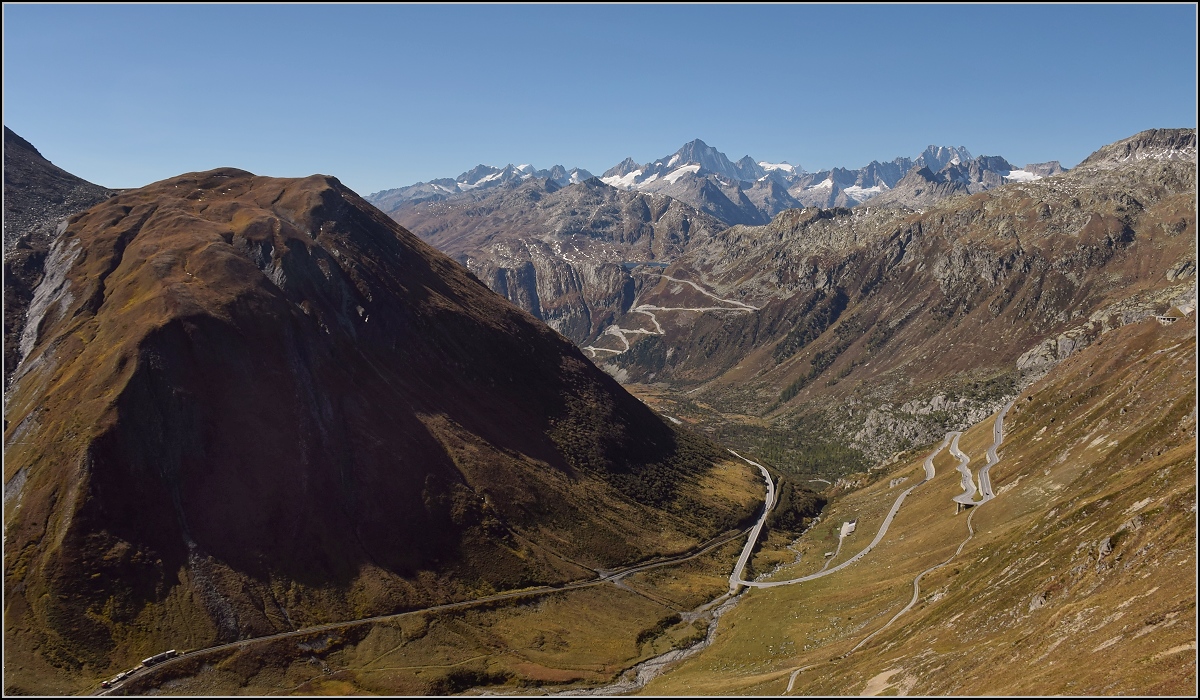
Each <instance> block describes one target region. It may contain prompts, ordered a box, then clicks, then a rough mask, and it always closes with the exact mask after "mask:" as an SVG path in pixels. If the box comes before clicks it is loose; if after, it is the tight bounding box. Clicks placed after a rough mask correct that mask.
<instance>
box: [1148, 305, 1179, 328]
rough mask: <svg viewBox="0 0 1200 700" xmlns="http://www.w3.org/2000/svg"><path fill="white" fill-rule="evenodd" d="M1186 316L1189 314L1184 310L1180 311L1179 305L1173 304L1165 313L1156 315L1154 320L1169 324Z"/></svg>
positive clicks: (1165, 324)
mask: <svg viewBox="0 0 1200 700" xmlns="http://www.w3.org/2000/svg"><path fill="white" fill-rule="evenodd" d="M1184 316H1187V314H1186V313H1184V312H1183V311H1180V310H1179V307H1178V306H1172V307H1171V308H1169V309H1167V310H1166V311H1164V312H1163V313H1161V314H1158V315H1157V316H1155V317H1154V320H1156V321H1158V322H1159V323H1161V324H1163V325H1164V326H1169V325H1171V324H1172V323H1175V322H1176V321H1178V320H1179V319H1181V318H1183V317H1184Z"/></svg>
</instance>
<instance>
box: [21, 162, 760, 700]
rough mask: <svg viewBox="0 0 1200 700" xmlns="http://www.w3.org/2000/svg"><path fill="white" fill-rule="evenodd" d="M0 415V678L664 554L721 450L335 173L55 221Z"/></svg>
mask: <svg viewBox="0 0 1200 700" xmlns="http://www.w3.org/2000/svg"><path fill="white" fill-rule="evenodd" d="M31 328H32V329H34V331H36V333H34V334H31V335H29V336H28V342H27V345H28V347H27V349H28V350H29V352H28V357H27V359H26V360H25V362H24V363H23V364H22V365H21V367H20V368H19V369H18V371H17V374H16V375H15V377H14V383H13V390H12V394H11V400H10V402H9V404H8V406H7V407H6V416H5V448H6V449H5V465H4V466H5V475H4V476H5V535H6V536H5V551H4V556H5V564H6V566H5V584H6V585H5V595H6V597H5V610H6V615H5V670H6V683H8V684H9V687H10V689H14V690H22V691H24V692H30V691H33V692H62V691H63V690H72V689H76V690H77V689H80V688H81V687H86V685H87V683H88V682H90V681H91V679H94V678H96V677H98V676H100V675H103V674H104V673H107V672H109V671H110V670H111V669H112V668H116V667H127V666H128V665H130V662H131V661H133V660H135V659H138V658H141V657H143V656H147V655H149V654H150V653H153V652H156V651H161V650H163V649H167V648H171V647H176V648H197V647H203V646H206V645H209V644H212V643H215V642H217V641H220V640H232V639H237V638H243V637H248V636H256V635H261V634H265V633H269V632H271V631H276V630H282V629H294V628H295V627H298V626H305V625H309V624H313V623H315V622H319V621H330V620H344V619H353V618H357V617H362V616H366V615H372V614H379V613H383V612H389V611H395V610H399V609H404V608H410V607H416V606H421V605H427V604H430V603H434V602H439V601H445V600H449V599H461V598H465V597H472V596H475V595H478V594H480V593H483V592H488V591H492V590H495V589H502V588H513V587H521V586H524V585H529V584H531V583H534V582H554V581H563V580H567V579H571V578H578V577H581V576H582V577H587V576H594V573H593V572H592V571H589V568H594V567H601V566H605V567H608V566H611V565H613V564H616V563H619V562H624V561H629V560H636V559H639V558H644V557H646V556H649V555H652V554H655V553H660V552H667V551H681V550H684V549H687V548H689V547H691V546H693V545H695V544H696V543H697V542H699V541H701V540H703V539H705V538H708V537H711V536H713V535H714V534H716V533H718V532H720V531H723V530H725V529H728V528H730V527H732V526H734V525H735V524H736V523H738V522H740V521H741V520H743V519H745V518H746V517H748V516H749V515H750V513H749V512H747V510H746V507H747V506H742V505H740V504H739V503H737V502H736V500H727V499H725V498H723V497H720V496H715V495H712V494H708V495H704V494H703V493H702V492H701V489H700V487H699V486H698V485H697V480H698V479H699V478H700V477H701V476H702V475H703V474H704V473H705V472H706V470H707V469H709V467H710V466H711V464H712V463H713V460H715V459H721V454H720V452H719V451H717V450H716V448H715V447H714V446H712V445H711V444H710V443H707V442H705V441H703V440H701V439H698V438H695V437H694V436H691V435H690V434H687V433H683V432H677V431H675V430H674V429H672V428H670V427H669V426H667V425H665V424H664V423H663V422H662V421H661V420H660V419H659V418H658V417H657V416H655V415H654V414H653V413H652V412H651V411H650V410H649V409H648V408H646V407H645V406H644V405H643V404H641V403H640V402H639V401H637V400H636V399H634V398H633V397H631V396H629V395H628V394H627V393H625V392H624V391H623V390H622V389H621V388H620V387H619V386H618V385H617V384H616V383H615V382H613V381H612V380H611V379H610V378H609V377H607V376H605V375H604V374H603V373H602V372H600V371H598V370H597V369H596V368H595V367H594V366H592V364H591V363H590V362H588V361H587V360H586V359H584V358H583V356H582V355H581V354H580V352H579V351H578V350H577V349H575V348H574V347H573V346H572V345H570V344H569V343H568V342H567V341H566V340H564V339H563V338H561V337H560V336H558V335H557V334H556V333H554V332H553V331H552V330H550V329H549V328H546V327H545V326H544V325H542V324H540V323H538V322H536V321H535V320H534V319H532V318H531V317H530V316H528V315H527V314H525V313H524V312H522V311H520V310H518V309H516V308H514V307H513V306H511V305H510V304H508V303H507V302H505V301H504V300H503V299H500V298H499V297H497V296H496V295H494V294H493V293H492V292H490V291H488V290H487V289H486V288H485V287H484V286H483V285H482V284H480V283H479V281H478V280H477V279H474V278H473V277H471V276H470V275H469V274H468V273H467V272H466V271H464V270H463V269H462V268H461V267H459V266H458V265H456V264H454V262H453V261H451V260H450V259H448V258H446V257H445V256H443V255H441V254H440V253H437V252H436V251H435V250H433V249H432V248H430V247H429V246H427V245H425V244H424V243H421V242H420V241H419V240H418V239H417V238H416V237H415V236H413V235H412V234H410V233H409V232H407V231H405V230H404V229H402V228H400V227H399V226H397V225H396V224H395V223H394V222H391V221H390V220H388V219H387V218H386V217H384V216H383V215H382V214H381V213H380V212H379V211H378V210H376V209H374V208H373V207H371V206H369V205H367V204H366V203H365V202H363V201H362V200H361V199H360V198H359V197H358V196H357V195H355V194H354V193H353V192H351V191H349V190H347V189H346V188H345V187H343V186H342V185H341V184H340V183H338V182H337V181H336V180H334V179H332V178H328V177H324V176H313V177H309V178H306V179H303V180H285V179H273V178H263V177H255V176H253V175H250V174H248V173H245V172H243V171H238V170H232V169H222V170H214V171H210V172H205V173H192V174H188V175H183V176H180V177H177V178H173V179H170V180H165V181H162V182H159V183H155V184H153V185H149V186H147V187H145V188H142V189H139V190H135V191H131V192H128V193H125V194H122V195H120V196H118V197H115V198H113V199H111V200H109V201H107V202H105V203H103V204H101V205H99V206H97V207H95V208H93V209H91V210H89V211H88V212H86V213H85V214H83V215H82V216H80V217H77V218H75V219H73V220H72V222H71V224H70V226H69V227H68V228H67V230H66V232H65V234H64V235H63V236H62V237H61V238H59V239H58V241H57V242H56V244H55V247H54V248H53V249H52V250H51V252H50V254H49V258H48V262H47V275H46V279H45V280H44V281H43V283H42V285H41V286H40V287H39V289H38V293H37V295H36V298H35V300H34V304H33V309H32V311H31Z"/></svg>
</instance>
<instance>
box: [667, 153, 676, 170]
mask: <svg viewBox="0 0 1200 700" xmlns="http://www.w3.org/2000/svg"><path fill="white" fill-rule="evenodd" d="M678 162H679V155H678V154H676V155H673V156H671V160H669V161H667V167H668V168H669V167H671V166H672V165H675V164H676V163H678Z"/></svg>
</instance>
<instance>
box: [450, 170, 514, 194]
mask: <svg viewBox="0 0 1200 700" xmlns="http://www.w3.org/2000/svg"><path fill="white" fill-rule="evenodd" d="M503 175H504V171H503V170H501V171H500V172H498V173H492V174H491V175H488V176H487V177H483V178H480V179H478V180H476V181H475V184H473V185H468V184H467V183H465V182H461V183H459V185H458V186H459V187H460V188H462V189H464V190H473V189H475V188H476V187H482V186H483V183H485V182H491V181H492V180H499V179H500V178H501V177H502V176H503Z"/></svg>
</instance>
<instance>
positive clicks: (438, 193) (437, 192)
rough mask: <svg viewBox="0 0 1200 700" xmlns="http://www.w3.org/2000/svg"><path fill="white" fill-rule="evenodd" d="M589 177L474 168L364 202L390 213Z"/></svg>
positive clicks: (522, 168) (558, 170) (559, 170)
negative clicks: (462, 196) (537, 183)
mask: <svg viewBox="0 0 1200 700" xmlns="http://www.w3.org/2000/svg"><path fill="white" fill-rule="evenodd" d="M590 177H592V174H591V173H589V172H588V171H586V170H582V169H580V168H571V169H570V170H567V169H566V168H565V167H563V166H561V165H555V166H554V167H552V168H550V169H548V170H538V169H537V168H534V167H533V166H532V165H515V166H514V165H513V164H512V163H509V164H508V165H506V166H504V167H503V168H496V167H493V166H490V165H483V164H480V165H477V166H475V167H474V168H471V169H470V170H468V171H467V172H465V173H463V174H462V175H459V176H458V177H456V178H448V177H446V178H439V179H436V180H430V181H429V182H418V183H417V184H415V185H409V186H407V187H398V188H395V189H390V190H383V191H380V192H376V193H374V194H372V195H369V196H368V197H367V201H369V202H371V203H372V204H374V205H375V206H377V207H379V208H380V209H383V210H384V211H391V210H393V209H396V208H397V207H400V206H403V205H406V204H418V203H420V202H430V201H439V200H443V199H449V198H450V197H453V196H455V195H457V194H462V193H464V192H475V191H479V190H482V191H487V190H490V189H495V188H497V187H503V186H505V185H511V184H519V183H522V182H524V181H526V180H529V179H530V178H537V179H540V180H548V181H550V182H553V183H554V184H556V185H558V186H559V187H566V186H567V185H572V184H575V183H577V182H583V181H584V180H587V179H588V178H590Z"/></svg>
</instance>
